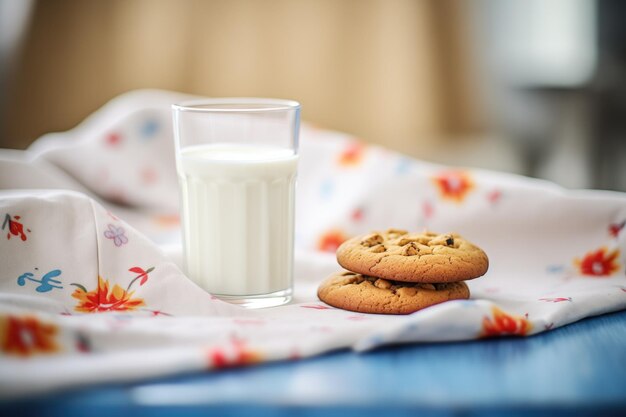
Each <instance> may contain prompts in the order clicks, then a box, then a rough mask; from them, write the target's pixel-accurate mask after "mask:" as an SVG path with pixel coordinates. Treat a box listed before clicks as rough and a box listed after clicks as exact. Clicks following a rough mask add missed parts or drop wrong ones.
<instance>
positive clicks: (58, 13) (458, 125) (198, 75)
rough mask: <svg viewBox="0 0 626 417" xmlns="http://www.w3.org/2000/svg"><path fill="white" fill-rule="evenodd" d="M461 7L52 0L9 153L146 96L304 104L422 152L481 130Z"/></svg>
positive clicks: (361, 1) (15, 89) (36, 18)
mask: <svg viewBox="0 0 626 417" xmlns="http://www.w3.org/2000/svg"><path fill="white" fill-rule="evenodd" d="M464 7H465V6H464V4H463V2H462V0H432V1H428V0H421V1H420V0H263V1H260V0H207V1H200V0H197V1H196V0H178V1H175V0H99V1H98V0H47V1H39V2H37V4H36V7H35V10H34V13H33V16H32V20H31V25H30V28H29V31H28V34H27V37H26V41H25V44H24V48H23V51H22V53H21V59H20V62H19V65H18V71H17V72H16V73H15V74H14V77H13V79H12V82H11V85H10V90H9V102H10V106H8V110H7V112H6V114H5V115H3V116H4V118H5V123H4V124H3V126H4V130H5V131H4V132H2V134H1V135H0V138H1V140H2V141H3V143H2V146H4V147H25V146H27V145H28V144H29V143H30V142H31V141H32V140H34V139H36V138H37V137H38V136H39V135H41V134H43V133H45V132H48V131H53V130H66V129H68V128H71V127H72V126H73V125H75V124H76V123H78V122H79V121H80V120H82V119H83V118H84V117H85V116H87V115H88V114H90V113H91V112H93V111H94V110H96V109H97V108H98V107H99V106H101V105H102V104H103V103H104V102H105V101H107V100H109V99H110V98H112V97H114V96H115V95H117V94H120V93H122V92H124V91H128V90H131V89H136V88H145V87H150V88H164V89H171V90H177V91H184V92H189V93H195V94H200V95H206V96H271V97H283V98H292V99H295V100H299V101H300V102H302V104H303V118H304V119H305V120H308V121H311V122H313V123H316V124H318V125H321V126H324V127H329V128H334V129H339V130H343V131H347V132H350V133H353V134H356V135H358V136H360V137H362V138H363V139H364V140H366V141H369V142H374V143H380V144H384V145H385V146H389V147H392V148H395V149H398V150H401V151H404V152H409V153H411V154H415V155H419V153H420V149H423V148H424V147H429V146H434V145H435V144H436V143H437V142H436V141H437V140H439V139H441V138H445V137H450V136H459V135H463V134H465V133H467V132H470V131H473V130H475V129H478V128H480V126H481V112H480V103H477V102H476V100H475V99H474V97H475V96H476V94H475V89H476V88H477V87H476V84H475V76H474V71H473V66H474V65H473V62H472V61H471V59H470V57H471V50H470V49H469V42H468V34H469V31H468V30H467V25H466V22H467V17H466V11H465V10H464Z"/></svg>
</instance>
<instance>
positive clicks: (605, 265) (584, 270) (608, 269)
mask: <svg viewBox="0 0 626 417" xmlns="http://www.w3.org/2000/svg"><path fill="white" fill-rule="evenodd" d="M618 256H619V250H617V249H614V250H613V251H612V252H609V251H608V249H607V248H605V247H602V248H600V249H598V250H596V251H591V252H587V254H586V255H585V256H584V257H583V259H579V258H576V259H574V265H576V266H577V267H578V269H579V270H580V273H581V274H583V275H590V276H596V277H602V276H609V275H612V274H614V273H615V272H617V271H618V270H619V263H618V261H617V257H618Z"/></svg>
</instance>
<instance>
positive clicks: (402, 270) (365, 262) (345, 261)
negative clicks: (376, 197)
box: [337, 229, 489, 283]
mask: <svg viewBox="0 0 626 417" xmlns="http://www.w3.org/2000/svg"><path fill="white" fill-rule="evenodd" d="M337 261H338V262H339V264H340V265H341V266H342V267H344V268H345V269H347V270H350V271H354V272H358V273H360V274H363V275H367V276H375V277H378V278H384V279H388V280H393V281H403V282H421V283H446V282H456V281H462V280H468V279H473V278H477V277H479V276H481V275H484V274H485V272H487V268H488V267H489V259H488V258H487V255H486V254H485V252H483V250H482V249H480V248H479V247H477V246H475V245H473V244H472V243H470V242H468V241H467V240H465V239H463V238H462V237H461V236H459V235H458V234H455V233H447V234H437V233H432V232H424V233H409V232H407V231H406V230H396V229H389V230H387V231H386V232H374V233H370V234H368V235H364V236H357V237H354V238H352V239H350V240H348V241H346V242H344V243H343V244H342V245H341V246H340V247H339V248H338V249H337Z"/></svg>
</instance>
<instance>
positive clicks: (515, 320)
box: [481, 307, 532, 337]
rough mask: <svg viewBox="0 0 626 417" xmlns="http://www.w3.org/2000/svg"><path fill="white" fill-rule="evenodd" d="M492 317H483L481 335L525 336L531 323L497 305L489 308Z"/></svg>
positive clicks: (530, 327)
mask: <svg viewBox="0 0 626 417" xmlns="http://www.w3.org/2000/svg"><path fill="white" fill-rule="evenodd" d="M491 311H492V313H493V317H492V318H489V317H485V318H484V319H483V329H482V332H481V337H494V336H525V335H526V334H528V332H529V331H530V330H531V329H532V324H531V323H530V322H529V321H528V320H527V319H526V318H524V317H519V316H512V315H509V314H507V313H505V312H504V311H502V310H500V309H499V308H497V307H493V308H492V309H491Z"/></svg>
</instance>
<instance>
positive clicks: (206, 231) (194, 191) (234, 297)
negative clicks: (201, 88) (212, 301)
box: [172, 98, 300, 308]
mask: <svg viewBox="0 0 626 417" xmlns="http://www.w3.org/2000/svg"><path fill="white" fill-rule="evenodd" d="M172 112H173V116H174V140H175V143H176V168H177V172H178V179H179V186H180V187H179V188H180V200H181V219H182V224H183V249H184V266H185V272H186V274H187V276H188V277H189V278H191V279H192V280H193V281H195V282H196V283H197V284H198V285H200V286H201V287H202V288H204V289H205V290H207V291H208V292H209V293H211V294H213V295H215V296H216V297H218V298H221V299H223V300H225V301H229V302H232V303H236V304H240V305H242V306H245V307H249V308H256V307H269V306H276V305H281V304H284V303H287V302H289V301H290V300H291V294H292V291H293V237H294V206H295V184H296V171H297V164H298V135H299V131H300V104H299V103H297V102H295V101H290V100H276V99H261V98H225V99H206V100H199V101H190V102H185V103H181V104H175V105H173V106H172Z"/></svg>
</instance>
